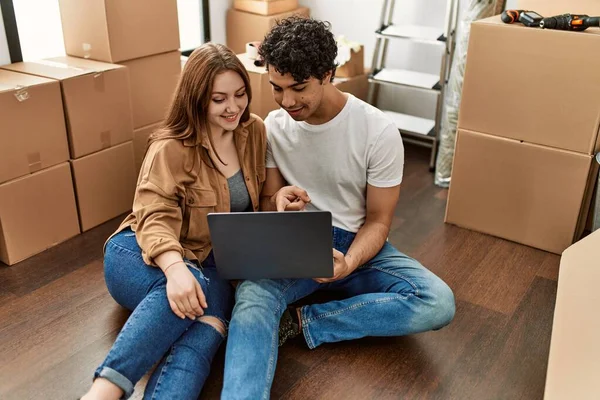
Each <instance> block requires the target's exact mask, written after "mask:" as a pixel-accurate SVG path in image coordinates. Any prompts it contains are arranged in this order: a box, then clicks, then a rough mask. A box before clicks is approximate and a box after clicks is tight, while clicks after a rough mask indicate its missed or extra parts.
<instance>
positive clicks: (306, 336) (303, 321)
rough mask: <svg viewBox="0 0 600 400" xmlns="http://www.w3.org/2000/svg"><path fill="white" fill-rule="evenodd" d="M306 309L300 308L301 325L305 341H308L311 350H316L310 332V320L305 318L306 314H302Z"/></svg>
mask: <svg viewBox="0 0 600 400" xmlns="http://www.w3.org/2000/svg"><path fill="white" fill-rule="evenodd" d="M303 309H304V307H300V321H301V325H302V336H304V340H305V341H306V344H307V345H308V348H309V349H311V350H312V349H314V348H315V347H317V346H315V344H314V342H313V340H312V336H311V335H310V332H309V331H308V318H305V317H304V313H303V312H302V311H303Z"/></svg>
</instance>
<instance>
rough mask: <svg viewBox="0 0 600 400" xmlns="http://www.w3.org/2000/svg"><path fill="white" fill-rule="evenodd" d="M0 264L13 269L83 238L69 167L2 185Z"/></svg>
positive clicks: (64, 165) (58, 168)
mask: <svg viewBox="0 0 600 400" xmlns="http://www.w3.org/2000/svg"><path fill="white" fill-rule="evenodd" d="M0 221H1V222H2V224H0V261H2V262H3V263H5V264H8V265H13V264H15V263H18V262H19V261H23V260H25V259H26V258H29V257H31V256H33V255H35V254H38V253H41V252H42V251H44V250H46V249H49V248H50V247H52V246H54V245H56V244H58V243H61V242H64V241H65V240H67V239H70V238H72V237H73V236H76V235H78V234H79V223H78V221H77V207H76V206H75V195H74V194H73V180H72V179H71V168H70V167H69V163H68V162H65V163H62V164H58V165H55V166H53V167H50V168H47V169H43V170H41V171H39V172H36V173H34V174H31V175H28V176H24V177H21V178H18V179H15V180H12V181H10V182H6V183H4V184H2V185H0Z"/></svg>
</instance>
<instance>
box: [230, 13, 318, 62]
mask: <svg viewBox="0 0 600 400" xmlns="http://www.w3.org/2000/svg"><path fill="white" fill-rule="evenodd" d="M292 15H300V16H304V17H308V16H309V15H310V11H309V9H308V8H305V7H300V8H298V9H296V10H293V11H289V12H285V13H281V14H275V15H268V16H267V15H258V14H252V13H248V12H244V11H239V10H236V9H234V8H230V9H229V10H227V47H229V48H230V49H231V50H233V52H234V53H236V54H241V53H244V52H245V51H246V43H248V42H253V41H262V40H263V39H264V37H265V35H266V34H267V33H268V32H269V30H270V29H271V28H272V27H273V26H275V23H276V22H277V21H278V20H281V19H284V18H287V17H290V16H292Z"/></svg>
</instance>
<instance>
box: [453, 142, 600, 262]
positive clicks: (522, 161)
mask: <svg viewBox="0 0 600 400" xmlns="http://www.w3.org/2000/svg"><path fill="white" fill-rule="evenodd" d="M597 173H598V164H597V163H595V162H594V163H593V162H592V156H589V155H586V154H580V153H575V152H571V151H566V150H560V149H553V148H549V147H543V146H539V145H534V144H529V143H522V142H520V141H516V140H511V139H506V138H500V137H495V136H490V135H485V134H480V133H474V132H469V131H465V130H459V133H458V139H457V142H456V151H455V156H454V165H453V169H452V182H451V184H450V192H449V194H448V204H447V209H446V222H448V223H451V224H456V225H458V226H461V227H463V228H467V229H472V230H475V231H479V232H483V233H487V234H490V235H494V236H498V237H501V238H504V239H508V240H512V241H515V242H518V243H522V244H525V245H528V246H532V247H536V248H539V249H542V250H546V251H550V252H553V253H557V254H560V253H562V251H563V250H564V249H566V248H567V247H568V246H569V245H571V244H572V243H573V242H574V241H575V240H577V239H578V238H579V237H581V234H582V233H583V228H584V226H585V221H586V217H587V215H588V214H587V212H588V209H589V205H590V201H591V194H592V187H593V183H592V182H593V180H594V177H595V176H597V175H595V174H597Z"/></svg>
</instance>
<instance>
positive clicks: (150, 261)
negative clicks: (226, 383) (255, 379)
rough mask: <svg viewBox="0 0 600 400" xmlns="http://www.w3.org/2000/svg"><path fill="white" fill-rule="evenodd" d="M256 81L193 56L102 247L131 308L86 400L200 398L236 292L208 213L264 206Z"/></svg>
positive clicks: (226, 54) (221, 56) (204, 52)
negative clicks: (139, 387)
mask: <svg viewBox="0 0 600 400" xmlns="http://www.w3.org/2000/svg"><path fill="white" fill-rule="evenodd" d="M251 99H252V95H251V92H250V84H249V79H248V74H247V72H246V70H245V69H244V67H243V65H242V64H241V63H240V61H239V60H238V59H237V57H236V56H235V54H234V53H233V52H231V51H230V50H229V49H228V48H227V47H225V46H222V45H218V44H211V43H209V44H205V45H203V46H202V47H200V48H199V49H197V50H196V51H194V52H193V53H192V55H191V56H190V58H189V59H188V61H187V63H186V65H185V68H184V70H183V73H182V75H181V79H180V81H179V85H178V87H177V90H176V94H175V97H174V99H173V102H172V104H171V107H170V110H169V112H168V114H167V117H166V120H165V122H164V127H163V128H162V129H160V130H158V131H157V132H155V133H154V134H153V135H152V136H151V137H150V140H149V147H148V151H147V153H146V156H145V159H144V163H143V166H142V169H141V171H140V176H139V178H138V183H137V189H136V195H135V199H134V203H133V211H132V212H131V214H130V215H129V216H127V218H126V219H125V220H124V221H123V223H122V224H121V226H120V227H119V229H118V230H117V232H116V233H115V234H113V236H112V237H111V238H110V239H109V240H108V241H107V243H106V245H105V258H104V271H105V279H106V284H107V286H108V290H109V292H110V294H111V295H112V296H113V298H114V299H115V300H116V301H117V302H118V303H119V304H120V305H122V306H123V307H126V308H128V309H130V310H133V313H132V314H131V316H130V317H129V319H128V321H127V323H126V324H125V326H124V327H123V329H122V331H121V332H120V333H119V336H118V337H117V340H116V342H115V344H114V345H113V347H112V349H111V350H110V352H109V354H108V356H107V357H106V359H105V360H104V362H103V363H102V365H101V366H100V367H99V368H98V369H97V370H96V373H95V380H94V383H93V385H92V387H91V389H90V390H89V391H88V393H87V394H86V395H85V396H84V397H83V399H118V398H122V397H124V398H127V397H129V396H130V395H131V394H132V392H133V388H134V386H135V384H136V382H137V381H138V380H139V379H140V378H141V377H142V376H143V375H144V374H145V373H146V372H147V371H148V370H150V368H151V367H152V366H153V365H154V364H155V363H156V362H157V361H159V360H161V358H162V361H161V362H160V364H159V365H158V367H157V368H156V370H155V371H154V373H153V374H152V377H151V378H150V381H149V382H148V385H147V387H146V392H145V396H144V398H153V399H154V398H170V399H196V398H197V397H198V395H199V393H200V391H201V389H202V386H203V384H204V381H205V380H206V377H207V376H208V373H209V369H210V364H211V361H212V358H213V356H214V354H215V352H216V350H217V349H218V347H219V345H220V344H221V342H222V341H223V339H224V337H225V333H226V328H227V326H226V325H227V323H228V320H229V318H230V314H231V309H232V307H233V288H232V286H231V285H230V284H229V283H228V282H227V281H224V280H222V279H221V278H220V277H219V275H218V273H217V270H216V268H215V263H214V258H213V256H212V252H211V242H210V235H209V230H208V223H207V219H206V216H207V214H208V213H209V212H229V211H232V212H236V211H256V210H258V204H259V203H258V200H259V199H258V197H259V193H260V190H261V188H262V186H263V183H264V180H265V154H266V134H265V128H264V124H263V122H262V120H261V119H260V118H258V117H256V116H254V115H251V114H250V112H249V110H248V104H249V102H250V100H251Z"/></svg>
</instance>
